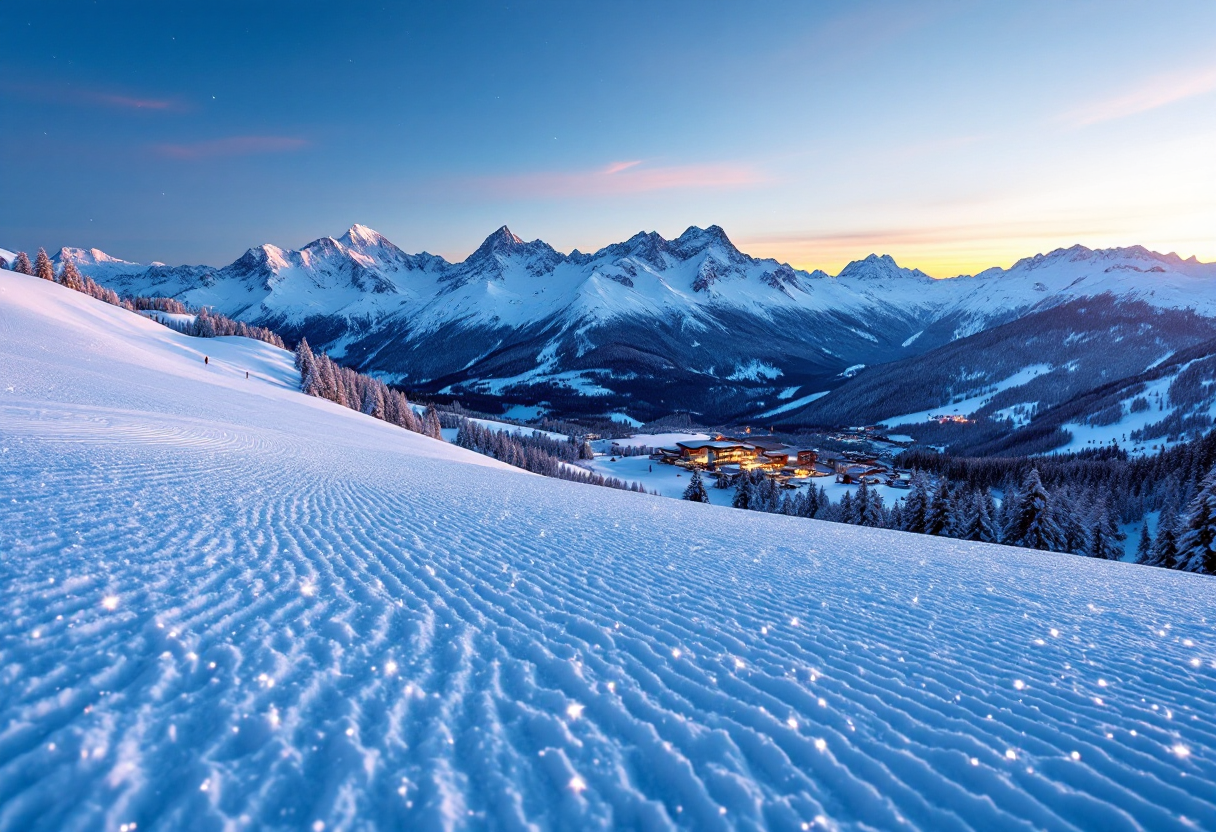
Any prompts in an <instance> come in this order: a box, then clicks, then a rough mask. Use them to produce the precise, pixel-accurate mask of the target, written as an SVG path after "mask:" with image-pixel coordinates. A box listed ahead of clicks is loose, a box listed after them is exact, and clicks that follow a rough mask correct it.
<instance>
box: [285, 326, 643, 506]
mask: <svg viewBox="0 0 1216 832" xmlns="http://www.w3.org/2000/svg"><path fill="white" fill-rule="evenodd" d="M296 369H297V370H299V371H300V389H301V390H302V391H303V392H305V393H307V394H308V395H310V396H316V397H318V398H322V399H329V400H330V401H332V402H335V403H337V404H340V405H342V406H343V407H349V408H350V409H351V410H357V411H359V412H360V413H363V414H365V415H367V416H371V417H373V418H376V419H380V420H382V421H385V422H388V423H390V424H394V425H397V426H398V427H402V428H405V429H406V430H412V431H414V432H415V433H421V434H422V435H424V436H429V437H431V438H432V439H438V440H439V441H443V435H442V433H441V430H442V428H443V427H444V425H443V424H442V422H444V421H447V422H448V423H449V426H451V427H456V428H457V434H456V442H455V444H456V445H459V446H460V447H462V448H468V449H469V450H472V451H476V452H477V453H480V454H484V455H485V456H490V457H493V458H494V459H498V460H501V461H502V462H505V463H506V464H508V465H512V466H514V467H516V468H522V469H524V470H525V471H531V472H533V473H535V474H541V475H542V476H546V477H553V478H555V479H561V480H570V481H572V482H582V483H587V484H589V485H602V486H605V487H608V488H620V489H624V490H626V491H639V492H643V493H645V489H644V488H642V486H641V485H639V484H638V483H627V482H625V481H624V480H620V479H617V478H616V477H604V476H601V475H600V474H596V473H593V472H591V471H585V470H583V469H581V468H577V467H575V466H574V465H571V464H569V463H572V462H574V461H575V460H577V459H586V458H588V457H587V456H586V454H588V453H589V452H590V448H587V447H586V446H585V445H580V444H578V443H576V442H574V441H573V440H569V441H564V442H562V441H558V440H555V439H552V438H551V437H548V436H545V435H544V434H541V433H536V432H533V433H532V434H531V435H512V434H510V433H508V432H506V431H494V430H490V429H489V428H486V427H483V426H482V425H479V424H477V423H476V422H474V421H472V420H470V419H468V418H466V417H464V416H462V415H459V414H456V413H450V412H449V413H441V412H440V411H439V410H437V409H436V408H435V406H434V405H433V404H429V405H427V407H426V409H425V410H424V411H423V413H422V416H421V417H419V416H418V414H417V413H415V412H414V406H413V405H412V404H410V402H409V399H407V398H406V397H405V394H404V393H402V392H401V391H399V390H394V389H392V388H391V387H389V386H388V385H387V384H385V383H384V382H382V381H380V380H379V379H375V378H372V377H371V376H369V375H365V374H364V373H359V372H356V371H354V370H352V369H350V368H349V367H343V366H341V365H340V364H338V363H337V362H335V361H333V360H332V359H331V358H330V357H329V356H328V355H326V354H325V353H323V352H318V353H314V352H313V351H312V348H311V347H310V346H309V345H308V339H307V338H301V339H300V343H299V345H298V346H297V347H296Z"/></svg>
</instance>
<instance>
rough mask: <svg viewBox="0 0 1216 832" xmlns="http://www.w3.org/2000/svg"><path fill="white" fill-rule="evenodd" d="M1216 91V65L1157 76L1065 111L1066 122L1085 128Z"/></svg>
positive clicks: (1063, 117) (1064, 118)
mask: <svg viewBox="0 0 1216 832" xmlns="http://www.w3.org/2000/svg"><path fill="white" fill-rule="evenodd" d="M1214 90H1216V66H1209V67H1204V68H1200V69H1191V70H1187V71H1184V72H1170V73H1165V74H1162V75H1157V76H1155V77H1153V78H1151V79H1149V80H1148V81H1146V82H1144V83H1143V84H1141V85H1140V86H1138V87H1135V88H1134V89H1131V90H1129V91H1127V92H1125V93H1123V94H1122V95H1117V96H1115V97H1113V98H1107V99H1104V100H1102V101H1097V102H1094V103H1092V104H1087V105H1085V106H1084V107H1079V108H1077V109H1076V110H1073V111H1071V112H1068V113H1065V114H1064V115H1063V116H1062V119H1063V121H1065V122H1066V123H1069V124H1071V125H1073V126H1074V127H1086V126H1088V125H1090V124H1098V123H1100V122H1103V121H1113V120H1115V119H1120V118H1126V117H1127V116H1134V115H1137V114H1139V113H1146V112H1148V111H1150V110H1156V109H1157V108H1158V107H1164V106H1166V105H1167V104H1174V103H1176V102H1178V101H1185V100H1186V99H1188V98H1194V97H1196V96H1199V95H1205V94H1207V93H1210V92H1212V91H1214Z"/></svg>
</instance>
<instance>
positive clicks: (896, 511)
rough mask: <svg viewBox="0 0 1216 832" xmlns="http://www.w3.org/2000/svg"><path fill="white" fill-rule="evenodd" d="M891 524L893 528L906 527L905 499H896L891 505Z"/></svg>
mask: <svg viewBox="0 0 1216 832" xmlns="http://www.w3.org/2000/svg"><path fill="white" fill-rule="evenodd" d="M889 523H890V526H891V528H893V529H902V528H903V527H904V501H903V500H896V501H895V503H894V504H893V505H892V506H891V516H890V520H889Z"/></svg>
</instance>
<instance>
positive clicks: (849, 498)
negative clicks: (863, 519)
mask: <svg viewBox="0 0 1216 832" xmlns="http://www.w3.org/2000/svg"><path fill="white" fill-rule="evenodd" d="M840 522H841V523H852V524H853V525H856V524H857V507H856V506H855V505H854V504H853V492H852V491H845V492H844V496H843V497H841V498H840Z"/></svg>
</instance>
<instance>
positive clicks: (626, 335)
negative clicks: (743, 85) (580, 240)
mask: <svg viewBox="0 0 1216 832" xmlns="http://www.w3.org/2000/svg"><path fill="white" fill-rule="evenodd" d="M65 259H71V260H73V261H74V262H75V263H76V264H77V266H78V267H79V268H80V270H81V271H82V272H84V273H85V274H88V275H90V276H92V277H93V278H94V279H95V280H97V281H98V282H100V283H103V284H105V285H108V286H111V287H112V288H114V289H116V290H118V291H119V292H120V293H124V294H131V295H136V294H138V295H162V296H169V297H175V298H179V299H181V300H182V301H184V302H186V303H188V304H190V305H193V306H208V307H212V308H213V309H215V310H216V311H218V312H221V313H223V314H225V315H228V316H230V317H233V318H238V319H241V320H245V321H247V322H250V323H256V324H259V325H263V326H268V327H272V328H274V329H276V330H278V331H279V332H280V333H282V334H283V335H284V336H285V337H287V338H289V339H292V338H298V337H300V336H307V338H308V339H309V341H310V343H312V344H313V345H314V346H315V347H319V348H322V349H325V350H326V351H328V352H329V353H330V355H332V356H333V357H335V358H338V359H340V360H342V361H343V362H344V363H346V364H349V365H351V366H353V367H356V368H358V369H360V370H363V371H366V372H371V373H373V374H376V375H378V376H380V377H381V378H384V379H385V380H386V381H389V382H391V383H395V384H399V385H401V386H402V387H404V388H406V389H408V390H411V391H414V392H415V393H422V394H427V395H436V396H454V397H457V398H460V399H461V400H462V401H464V402H465V403H466V404H472V405H474V406H478V407H481V408H483V409H485V408H495V407H499V406H501V405H502V404H512V403H518V404H527V405H536V404H543V406H545V407H546V408H547V409H549V410H550V411H551V412H554V413H557V414H564V415H571V414H589V413H597V414H603V413H621V414H628V416H629V417H631V418H636V419H640V420H651V419H655V418H658V417H661V416H664V415H667V414H670V413H673V412H679V411H689V412H691V413H693V414H694V417H695V418H696V419H697V420H698V421H701V422H703V423H711V424H721V423H746V422H753V423H761V424H770V423H771V424H774V425H784V426H786V427H798V426H805V425H823V424H840V423H842V422H844V423H847V422H854V421H856V422H872V421H882V420H885V419H891V418H894V417H898V416H899V415H900V414H908V413H912V412H914V411H920V410H927V409H931V408H932V407H934V406H938V405H942V404H947V403H949V402H951V401H957V400H959V397H960V396H962V397H963V398H966V396H967V395H968V394H969V391H972V392H973V391H976V390H982V389H985V388H986V387H991V386H992V385H994V384H999V383H1002V382H1003V381H1007V380H1008V379H1009V378H1010V377H1015V376H1016V375H1017V373H1018V372H1020V371H1021V370H1023V369H1025V367H1027V366H1031V364H1025V365H1024V366H1022V367H1014V366H1012V365H1011V363H1010V360H1011V359H1010V357H1009V356H1010V354H1011V351H1010V349H1008V347H1009V344H1006V343H1005V342H1004V341H1003V340H1002V338H1004V337H1009V338H1014V339H1017V340H1016V343H1017V344H1024V343H1025V342H1026V338H1027V337H1029V336H1028V332H1029V331H1031V330H1034V329H1035V326H1036V323H1035V322H1036V321H1037V322H1039V323H1041V324H1042V325H1043V326H1045V327H1046V330H1044V331H1047V332H1052V333H1055V335H1051V336H1045V338H1046V339H1047V341H1048V342H1049V343H1046V342H1045V343H1042V344H1040V345H1039V347H1038V349H1037V350H1036V351H1035V356H1033V357H1034V359H1035V364H1036V366H1038V365H1042V366H1050V368H1051V372H1054V373H1069V374H1071V375H1072V376H1073V377H1074V378H1076V379H1079V380H1078V381H1077V383H1075V384H1073V385H1072V386H1070V387H1068V390H1067V391H1063V392H1061V393H1060V395H1065V396H1066V397H1067V396H1068V395H1073V394H1075V393H1077V392H1078V391H1081V392H1083V391H1084V390H1088V389H1091V388H1092V387H1093V386H1094V385H1096V384H1099V383H1108V382H1110V381H1111V380H1113V376H1118V377H1120V378H1123V377H1128V376H1129V375H1134V374H1135V373H1139V372H1145V371H1147V370H1149V369H1150V367H1151V366H1152V365H1153V363H1154V362H1158V363H1159V362H1161V361H1162V360H1164V359H1165V358H1166V357H1168V356H1169V355H1171V354H1174V353H1176V352H1177V351H1178V350H1183V349H1188V348H1193V347H1195V346H1196V345H1197V344H1200V343H1202V342H1204V341H1205V340H1206V339H1208V338H1212V337H1216V331H1213V330H1211V328H1210V327H1209V324H1208V322H1209V321H1212V320H1214V319H1216V264H1210V263H1200V262H1199V261H1197V260H1196V259H1195V258H1193V257H1192V258H1190V259H1185V260H1184V259H1182V258H1180V257H1178V256H1177V255H1175V254H1158V253H1156V252H1152V251H1149V250H1147V249H1145V248H1142V247H1139V246H1134V247H1129V248H1114V249H1103V250H1091V249H1088V248H1085V247H1083V246H1073V247H1072V248H1067V249H1058V250H1056V251H1053V252H1050V253H1048V254H1040V255H1036V256H1034V257H1029V258H1026V259H1023V260H1020V261H1018V262H1017V263H1015V264H1014V265H1013V266H1012V267H1010V268H1008V269H1004V268H992V269H988V270H986V271H983V272H980V273H979V274H976V275H973V276H960V277H954V278H948V279H942V280H938V279H933V278H930V277H929V276H928V275H926V274H924V273H923V272H921V271H918V270H916V269H907V268H903V267H901V266H899V265H898V264H897V263H896V262H895V261H894V260H893V259H892V258H891V257H890V256H887V255H882V256H879V255H870V256H869V257H866V258H865V259H862V260H857V261H854V262H852V263H850V264H849V265H848V266H846V267H845V268H844V269H843V270H841V272H840V273H839V274H837V275H829V274H827V273H825V272H823V271H819V270H815V271H809V272H808V271H803V270H799V269H794V268H792V267H791V266H789V265H787V264H784V263H780V262H778V261H776V260H772V259H759V258H754V257H751V256H749V255H747V254H745V253H743V252H741V251H739V250H738V248H736V247H735V246H734V245H733V244H732V243H731V241H730V239H729V238H728V237H727V235H726V233H725V232H724V231H723V230H722V229H721V228H719V227H718V226H710V227H709V228H704V229H702V228H697V227H692V228H689V229H688V230H687V231H685V232H684V233H683V234H681V235H680V236H679V237H677V238H675V239H674V240H668V239H665V238H663V237H662V236H660V235H659V234H656V233H654V232H642V233H638V234H636V235H634V236H633V237H631V238H629V239H628V240H626V241H624V242H620V243H615V244H612V245H609V246H606V247H604V248H602V249H600V250H599V251H596V252H594V253H583V252H580V251H577V250H575V251H573V252H570V253H569V254H563V253H561V252H558V251H557V250H555V249H554V248H553V247H552V246H550V245H548V244H547V243H545V242H543V241H541V240H533V241H531V242H525V241H524V240H522V239H520V238H519V237H517V236H516V235H515V234H513V233H512V232H511V231H510V230H509V229H508V228H506V227H505V226H504V227H502V228H500V229H498V230H497V231H495V232H494V233H493V234H491V235H490V236H489V237H487V238H486V240H485V242H483V243H482V244H481V246H479V247H478V248H477V250H476V251H474V252H473V253H472V254H471V255H470V256H469V257H468V258H467V259H465V260H464V261H463V262H459V263H451V262H448V261H447V260H445V259H444V258H442V257H439V256H436V255H432V254H428V253H426V252H422V253H419V254H408V253H406V252H404V251H402V250H401V249H400V248H398V247H397V246H396V245H394V244H393V243H392V242H390V241H389V240H388V239H386V238H385V237H384V236H383V235H381V234H379V233H377V232H375V231H373V230H372V229H370V228H367V227H365V226H361V225H355V226H352V227H351V228H350V229H349V230H348V231H347V232H346V233H345V234H343V235H342V236H340V237H337V238H333V237H323V238H321V239H318V240H315V241H313V242H311V243H309V244H308V245H306V246H304V247H303V248H301V249H298V250H289V249H282V248H279V247H277V246H273V245H262V246H258V247H256V248H251V249H249V250H248V251H247V252H246V253H245V254H244V255H242V256H241V257H240V258H238V259H237V260H236V261H235V262H233V263H231V264H229V265H227V266H224V267H222V268H213V267H208V266H169V265H165V264H163V263H153V264H150V265H142V264H138V263H131V262H127V261H124V260H119V259H116V258H114V257H111V256H109V255H107V254H106V253H104V252H101V251H98V250H96V249H89V250H84V249H75V248H64V249H62V250H60V251H59V253H58V254H57V255H56V256H55V260H56V261H59V262H62V261H64V260H65ZM1095 298H1102V299H1104V300H1103V304H1104V306H1103V308H1104V309H1106V310H1107V312H1109V315H1114V316H1115V317H1117V318H1119V323H1117V324H1116V323H1112V320H1110V319H1109V315H1107V316H1106V317H1104V316H1103V315H1096V314H1091V315H1090V316H1089V318H1086V317H1085V313H1084V312H1082V313H1080V314H1077V313H1076V311H1075V310H1076V308H1078V304H1079V305H1080V307H1082V308H1083V307H1085V306H1086V300H1087V299H1095ZM1090 307H1091V308H1094V307H1093V304H1090ZM1069 310H1072V311H1071V312H1070V311H1069ZM1061 316H1064V317H1065V318H1067V319H1068V321H1067V324H1066V325H1067V326H1069V327H1071V328H1070V329H1069V330H1068V331H1067V332H1066V333H1063V334H1061V333H1062V331H1061V330H1060V328H1059V326H1060V317H1061ZM1120 316H1122V317H1120ZM1099 319H1101V320H1099ZM1049 321H1051V322H1052V323H1048V322H1049ZM1091 321H1092V323H1091ZM1019 322H1020V328H1019ZM1002 333H1007V334H1006V335H1004V336H1003V335H1002ZM981 335H983V336H985V337H986V340H984V339H979V336H981ZM1057 336H1058V337H1057ZM972 339H977V340H976V341H974V342H972ZM1115 339H1117V340H1115ZM969 343H974V346H973V347H968V346H967V345H968V344H969ZM1114 344H1118V345H1119V346H1118V347H1117V348H1114V349H1113V350H1112V349H1111V347H1112V345H1114ZM960 345H961V346H960ZM1074 347H1075V349H1073V348H1074ZM942 350H946V351H947V353H941V352H940V351H942ZM1014 352H1016V354H1018V355H1024V354H1026V350H1025V349H1020V350H1015V351H1014ZM1073 352H1077V353H1078V354H1080V353H1081V352H1083V353H1084V354H1085V360H1080V359H1076V360H1074V359H1073V358H1070V357H1069V356H1070V355H1071V354H1072V353H1073ZM943 354H949V355H952V356H953V358H952V359H947V360H942V359H941V358H940V356H941V355H943ZM926 361H927V362H929V365H931V366H933V367H934V370H933V373H934V374H935V375H934V382H933V384H930V385H928V387H926V388H925V389H924V390H918V391H917V395H914V396H912V397H911V399H909V398H908V396H906V395H904V394H900V395H895V394H893V393H892V392H891V391H892V389H895V388H900V385H894V387H892V385H887V387H885V388H883V389H880V390H877V391H875V390H874V389H873V384H874V380H875V379H876V378H878V377H879V376H881V375H883V374H884V373H887V374H889V373H890V372H891V370H890V369H889V368H890V367H895V366H899V367H902V368H903V369H902V370H900V371H899V372H900V373H901V376H902V378H904V379H907V378H910V377H917V376H919V375H920V374H921V370H923V369H924V366H927V365H925V362H926ZM900 362H902V363H900ZM918 362H919V363H918ZM1070 362H1072V364H1071V366H1072V369H1071V370H1070V369H1068V367H1069V366H1070ZM880 367H886V368H888V369H885V370H881V369H879V368H880ZM1079 369H1080V371H1081V375H1080V376H1077V375H1076V373H1077V372H1078V370H1079ZM943 373H944V376H943V375H942V374H943ZM1039 375H1043V373H1042V372H1040V373H1038V374H1037V375H1036V376H1035V378H1037V377H1038V376H1039ZM998 376H999V377H998ZM903 386H904V387H906V385H903ZM1006 386H1008V385H1006ZM1015 386H1017V385H1015ZM1040 386H1042V382H1040ZM1066 386H1067V385H1066ZM1074 388H1075V389H1074ZM862 390H868V393H867V394H866V395H858V391H862ZM849 402H854V403H853V404H851V405H850V404H849ZM841 403H844V404H841ZM1021 403H1022V404H1027V405H1029V404H1034V405H1035V406H1036V407H1037V408H1038V409H1039V410H1045V409H1047V406H1050V405H1051V404H1054V402H1049V401H1046V400H1043V399H1042V398H1040V399H1036V400H1034V401H1033V402H1032V401H1031V400H1030V399H1026V400H1025V401H1023V402H1021ZM922 404H923V405H925V407H923V408H922V407H921V405H922Z"/></svg>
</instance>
